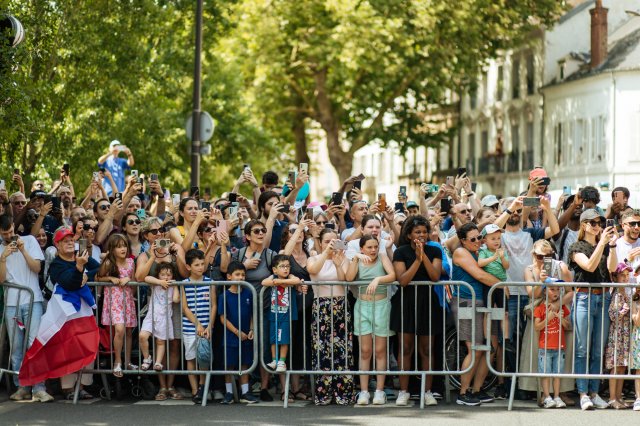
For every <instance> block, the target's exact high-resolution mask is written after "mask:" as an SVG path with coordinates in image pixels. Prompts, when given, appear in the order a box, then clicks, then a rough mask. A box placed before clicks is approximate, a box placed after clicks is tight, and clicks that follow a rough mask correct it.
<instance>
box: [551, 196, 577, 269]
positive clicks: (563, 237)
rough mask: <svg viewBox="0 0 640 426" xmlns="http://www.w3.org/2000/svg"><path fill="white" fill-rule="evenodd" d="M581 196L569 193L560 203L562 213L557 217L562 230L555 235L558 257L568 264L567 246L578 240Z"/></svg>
mask: <svg viewBox="0 0 640 426" xmlns="http://www.w3.org/2000/svg"><path fill="white" fill-rule="evenodd" d="M582 210H583V208H582V198H581V197H580V194H575V195H570V196H568V197H567V199H566V200H564V202H563V203H562V211H563V213H562V215H561V216H560V217H559V218H558V224H559V225H560V229H562V232H561V233H560V234H559V235H558V236H557V237H556V239H555V241H556V247H557V248H558V259H559V260H562V261H563V262H564V263H565V264H566V265H568V264H569V247H571V244H573V243H575V242H576V241H578V231H579V230H580V215H581V214H582Z"/></svg>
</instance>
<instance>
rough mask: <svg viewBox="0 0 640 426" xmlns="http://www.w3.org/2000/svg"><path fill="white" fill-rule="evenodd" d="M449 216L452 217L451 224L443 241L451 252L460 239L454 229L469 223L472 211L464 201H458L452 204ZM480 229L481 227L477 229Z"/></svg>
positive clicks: (458, 245)
mask: <svg viewBox="0 0 640 426" xmlns="http://www.w3.org/2000/svg"><path fill="white" fill-rule="evenodd" d="M451 218H452V219H453V226H452V227H451V228H450V229H449V232H447V240H446V241H445V243H444V244H445V245H446V247H447V248H448V249H449V251H450V252H451V253H453V252H454V251H455V250H456V249H457V248H458V247H460V240H459V239H458V236H457V234H456V229H460V228H461V227H462V225H465V224H467V223H470V222H471V221H472V220H473V211H472V210H471V208H470V207H469V206H468V205H467V204H466V203H458V204H456V205H455V206H453V209H452V210H451ZM479 231H482V229H479Z"/></svg>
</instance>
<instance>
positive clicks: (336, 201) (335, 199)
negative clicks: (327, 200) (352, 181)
mask: <svg viewBox="0 0 640 426" xmlns="http://www.w3.org/2000/svg"><path fill="white" fill-rule="evenodd" d="M331 204H333V205H334V206H339V205H340V204H342V193H341V192H334V193H332V194H331Z"/></svg>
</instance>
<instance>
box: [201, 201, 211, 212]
mask: <svg viewBox="0 0 640 426" xmlns="http://www.w3.org/2000/svg"><path fill="white" fill-rule="evenodd" d="M200 209H202V210H210V209H211V202H209V201H201V202H200Z"/></svg>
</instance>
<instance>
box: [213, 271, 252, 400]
mask: <svg viewBox="0 0 640 426" xmlns="http://www.w3.org/2000/svg"><path fill="white" fill-rule="evenodd" d="M246 272H247V270H246V268H245V266H244V265H243V264H242V263H241V262H238V261H235V260H234V261H233V262H231V263H229V266H228V267H227V280H229V281H244V280H245V277H246ZM218 314H219V315H220V322H221V323H222V325H224V327H225V330H226V337H225V338H223V341H222V342H223V343H224V345H225V351H226V358H225V359H226V365H225V367H224V369H225V370H233V369H237V368H238V367H240V368H241V369H242V370H246V369H248V368H249V366H250V365H251V364H253V317H252V316H253V295H252V293H251V291H249V289H247V288H244V287H240V286H238V285H237V284H233V285H230V286H229V288H227V290H225V292H224V294H223V295H221V296H220V298H219V299H218ZM224 381H225V388H226V393H225V396H224V399H223V400H222V404H233V388H232V382H233V378H232V376H231V375H230V374H227V375H226V376H224ZM240 389H241V394H240V402H243V403H246V404H253V403H256V402H258V399H257V398H256V397H255V396H253V395H252V394H251V392H249V374H243V375H242V376H240Z"/></svg>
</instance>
